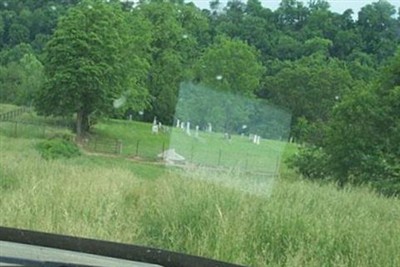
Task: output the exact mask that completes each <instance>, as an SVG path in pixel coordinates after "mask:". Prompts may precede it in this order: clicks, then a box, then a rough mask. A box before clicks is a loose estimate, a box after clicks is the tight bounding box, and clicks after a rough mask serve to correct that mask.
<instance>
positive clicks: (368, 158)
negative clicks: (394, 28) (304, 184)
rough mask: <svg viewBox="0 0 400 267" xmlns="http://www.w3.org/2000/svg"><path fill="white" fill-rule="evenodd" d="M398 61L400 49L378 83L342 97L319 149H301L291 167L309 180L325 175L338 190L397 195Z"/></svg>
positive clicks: (399, 155)
mask: <svg viewBox="0 0 400 267" xmlns="http://www.w3.org/2000/svg"><path fill="white" fill-rule="evenodd" d="M399 61H400V50H399V52H398V53H397V55H396V57H394V59H393V61H392V63H391V64H390V65H389V66H388V67H387V68H386V70H385V72H384V73H383V74H382V75H381V77H382V78H381V81H380V82H376V83H373V84H370V85H368V86H367V85H365V84H364V83H361V84H359V85H358V87H357V88H355V89H353V91H350V92H348V93H347V94H345V95H344V97H343V100H342V101H341V102H340V103H338V104H337V105H336V106H335V107H334V109H333V115H332V118H331V120H330V121H329V123H328V127H327V129H326V132H325V138H324V139H323V142H322V143H320V147H319V148H318V149H317V151H316V150H315V149H312V148H307V149H305V150H304V151H303V152H301V153H300V154H299V155H298V156H297V157H295V158H294V159H293V160H292V166H293V167H296V168H297V169H298V170H299V171H300V173H302V174H303V175H304V176H306V177H309V178H315V177H320V178H323V174H325V175H326V174H327V173H328V174H329V175H328V177H329V176H331V177H332V178H333V179H334V180H336V181H337V182H338V183H339V185H341V186H343V185H345V184H349V183H350V184H357V185H359V184H368V185H370V186H372V187H373V188H375V189H376V190H377V191H379V192H381V193H383V194H386V195H398V194H399V193H400V191H399V184H400V164H399V158H400V150H399V147H400V139H399V136H400V135H399V132H400V131H399V125H400V120H399V118H400V109H399V104H398V103H400V97H399V96H400V93H399V91H400V90H399V86H397V85H398V84H399V79H398V74H399V65H398V62H399ZM383 129H384V130H383ZM318 162H320V165H318Z"/></svg>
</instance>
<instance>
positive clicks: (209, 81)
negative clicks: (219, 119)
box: [195, 37, 265, 96]
mask: <svg viewBox="0 0 400 267" xmlns="http://www.w3.org/2000/svg"><path fill="white" fill-rule="evenodd" d="M258 56H259V54H258V52H257V51H256V50H255V49H254V48H253V47H251V46H249V45H247V44H246V43H244V42H242V41H238V40H230V39H228V38H225V37H221V38H219V39H218V41H217V42H216V43H214V44H213V45H212V46H210V47H209V48H208V49H207V50H206V51H205V52H204V54H203V55H202V57H201V58H200V60H199V62H198V63H197V65H196V72H195V80H196V81H198V82H200V83H201V84H203V85H205V86H208V87H211V88H214V89H216V90H219V91H222V92H230V93H233V94H239V95H245V96H253V95H254V93H255V92H256V90H259V88H260V85H261V84H260V83H261V76H262V75H263V73H264V71H265V69H264V67H263V66H262V64H261V62H260V61H259V58H258Z"/></svg>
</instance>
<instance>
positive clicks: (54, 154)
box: [36, 138, 81, 160]
mask: <svg viewBox="0 0 400 267" xmlns="http://www.w3.org/2000/svg"><path fill="white" fill-rule="evenodd" d="M36 149H37V150H38V151H39V153H40V155H41V156H42V157H43V158H44V159H47V160H50V159H58V158H72V157H77V156H79V155H80V154H81V153H80V151H79V148H78V147H77V146H76V144H75V143H73V142H71V141H69V140H66V139H62V138H54V139H49V140H46V141H41V142H39V143H37V144H36Z"/></svg>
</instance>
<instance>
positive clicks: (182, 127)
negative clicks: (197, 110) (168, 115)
mask: <svg viewBox="0 0 400 267" xmlns="http://www.w3.org/2000/svg"><path fill="white" fill-rule="evenodd" d="M181 129H182V130H183V129H185V123H184V122H183V121H182V122H181Z"/></svg>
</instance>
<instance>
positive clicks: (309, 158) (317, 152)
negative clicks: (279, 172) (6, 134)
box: [286, 146, 330, 180]
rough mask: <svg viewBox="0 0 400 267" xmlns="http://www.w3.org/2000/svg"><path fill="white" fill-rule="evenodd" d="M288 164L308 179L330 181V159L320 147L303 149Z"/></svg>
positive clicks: (289, 159)
mask: <svg viewBox="0 0 400 267" xmlns="http://www.w3.org/2000/svg"><path fill="white" fill-rule="evenodd" d="M286 163H287V164H288V166H289V168H292V169H295V170H296V171H297V172H298V173H300V174H301V175H302V176H303V177H304V178H306V179H310V180H329V177H330V174H329V170H328V168H327V166H328V157H327V155H326V153H325V152H324V150H323V149H322V148H320V147H315V146H312V147H302V148H301V149H300V150H299V152H298V153H296V154H295V155H293V156H291V157H290V158H288V160H287V162H286Z"/></svg>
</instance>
